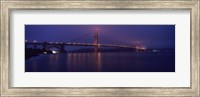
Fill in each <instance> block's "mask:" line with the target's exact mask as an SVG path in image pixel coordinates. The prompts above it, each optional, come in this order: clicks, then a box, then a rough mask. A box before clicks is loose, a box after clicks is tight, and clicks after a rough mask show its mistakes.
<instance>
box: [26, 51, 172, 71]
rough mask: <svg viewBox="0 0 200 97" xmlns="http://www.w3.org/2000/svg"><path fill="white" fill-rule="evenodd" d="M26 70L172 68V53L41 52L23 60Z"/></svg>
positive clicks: (146, 69) (156, 69)
mask: <svg viewBox="0 0 200 97" xmlns="http://www.w3.org/2000/svg"><path fill="white" fill-rule="evenodd" d="M25 71H26V72H174V71H175V54H174V52H171V53H169V52H168V53H166V52H163V53H151V52H139V53H137V52H103V53H102V52H96V53H62V54H43V55H40V56H37V57H33V58H31V59H28V60H26V61H25Z"/></svg>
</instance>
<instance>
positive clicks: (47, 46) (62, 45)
mask: <svg viewBox="0 0 200 97" xmlns="http://www.w3.org/2000/svg"><path fill="white" fill-rule="evenodd" d="M28 45H33V46H34V49H37V47H38V46H42V47H43V49H46V50H49V49H50V48H52V47H55V48H58V49H60V50H61V51H65V46H92V47H94V51H95V52H96V51H98V48H100V47H115V48H130V49H135V50H145V48H144V47H140V46H138V45H134V46H129V45H115V44H100V43H99V37H98V32H95V33H94V43H79V42H37V41H36V40H34V41H28V40H26V41H25V47H26V48H27V46H28Z"/></svg>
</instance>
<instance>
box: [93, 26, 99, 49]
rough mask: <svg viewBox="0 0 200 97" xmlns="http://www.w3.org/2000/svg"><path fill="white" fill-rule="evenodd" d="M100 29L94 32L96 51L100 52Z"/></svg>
mask: <svg viewBox="0 0 200 97" xmlns="http://www.w3.org/2000/svg"><path fill="white" fill-rule="evenodd" d="M98 33H99V31H98V29H97V30H96V31H95V33H94V51H95V52H98V47H99V36H98Z"/></svg>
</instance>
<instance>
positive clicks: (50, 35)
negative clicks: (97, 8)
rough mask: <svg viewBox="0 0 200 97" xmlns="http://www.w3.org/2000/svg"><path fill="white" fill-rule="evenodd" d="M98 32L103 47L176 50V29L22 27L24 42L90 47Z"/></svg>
mask: <svg viewBox="0 0 200 97" xmlns="http://www.w3.org/2000/svg"><path fill="white" fill-rule="evenodd" d="M97 29H98V31H99V42H100V43H104V44H123V45H134V44H140V45H142V46H144V47H146V48H173V49H174V48H175V25H25V39H26V40H28V41H34V40H37V41H38V42H44V41H47V42H81V43H93V40H94V37H93V35H94V32H95V31H97Z"/></svg>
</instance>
